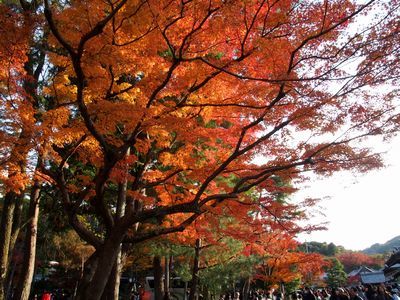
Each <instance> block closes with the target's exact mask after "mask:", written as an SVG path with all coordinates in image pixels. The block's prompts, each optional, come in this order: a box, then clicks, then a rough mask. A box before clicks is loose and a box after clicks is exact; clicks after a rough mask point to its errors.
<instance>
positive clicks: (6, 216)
mask: <svg viewBox="0 0 400 300" xmlns="http://www.w3.org/2000/svg"><path fill="white" fill-rule="evenodd" d="M15 201H16V195H15V194H14V193H12V192H8V193H7V194H6V195H5V197H4V203H3V211H2V215H1V225H0V226H1V227H0V300H4V299H5V289H6V278H7V270H8V264H9V254H10V242H11V232H12V225H13V218H14V210H15Z"/></svg>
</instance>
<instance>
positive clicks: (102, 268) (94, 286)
mask: <svg viewBox="0 0 400 300" xmlns="http://www.w3.org/2000/svg"><path fill="white" fill-rule="evenodd" d="M123 237H124V233H123V232H121V231H120V230H118V229H114V231H113V232H111V233H110V235H109V236H108V238H107V239H106V240H105V242H104V244H103V245H102V246H101V248H100V249H98V250H97V251H96V252H98V253H97V263H96V265H92V266H91V268H93V270H91V272H93V271H94V273H93V276H92V277H91V276H89V277H87V278H85V281H84V282H83V284H82V285H81V287H80V288H79V289H78V295H77V297H76V299H79V300H83V299H85V300H86V299H91V300H99V299H101V296H102V295H103V292H104V289H105V287H106V285H107V281H108V279H109V277H110V274H111V271H112V269H113V267H114V265H115V260H116V259H117V256H118V253H119V250H120V244H121V241H122V239H123ZM90 277H91V278H90ZM83 286H84V287H83Z"/></svg>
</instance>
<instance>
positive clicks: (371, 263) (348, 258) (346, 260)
mask: <svg viewBox="0 0 400 300" xmlns="http://www.w3.org/2000/svg"><path fill="white" fill-rule="evenodd" d="M337 259H338V260H339V261H340V262H341V263H342V264H343V266H344V270H345V271H346V272H350V271H353V270H355V269H357V268H359V267H361V266H367V267H373V268H376V269H379V268H382V266H383V265H384V258H383V256H378V255H375V256H373V255H368V254H365V253H363V252H359V251H346V252H343V253H340V254H339V255H337Z"/></svg>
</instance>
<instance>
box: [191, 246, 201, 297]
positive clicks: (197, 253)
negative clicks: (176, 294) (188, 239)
mask: <svg viewBox="0 0 400 300" xmlns="http://www.w3.org/2000/svg"><path fill="white" fill-rule="evenodd" d="M200 247H201V240H200V239H197V240H196V246H195V249H194V261H193V273H192V282H191V286H190V294H189V300H194V299H195V296H196V290H197V285H198V283H199V263H200Z"/></svg>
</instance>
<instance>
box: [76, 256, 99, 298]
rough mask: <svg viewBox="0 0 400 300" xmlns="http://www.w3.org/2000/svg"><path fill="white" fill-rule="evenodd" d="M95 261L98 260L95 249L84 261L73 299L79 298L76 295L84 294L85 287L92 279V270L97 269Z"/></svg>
mask: <svg viewBox="0 0 400 300" xmlns="http://www.w3.org/2000/svg"><path fill="white" fill-rule="evenodd" d="M97 262H98V252H97V251H95V252H94V253H93V254H92V255H91V256H90V257H89V258H88V259H87V260H86V262H85V263H84V267H83V270H82V274H81V278H80V280H79V283H78V287H77V290H76V293H75V295H74V299H75V298H76V299H79V296H78V295H82V294H84V292H85V290H86V288H87V287H88V285H89V283H90V282H91V281H92V279H93V276H94V272H95V271H96V269H97Z"/></svg>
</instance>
